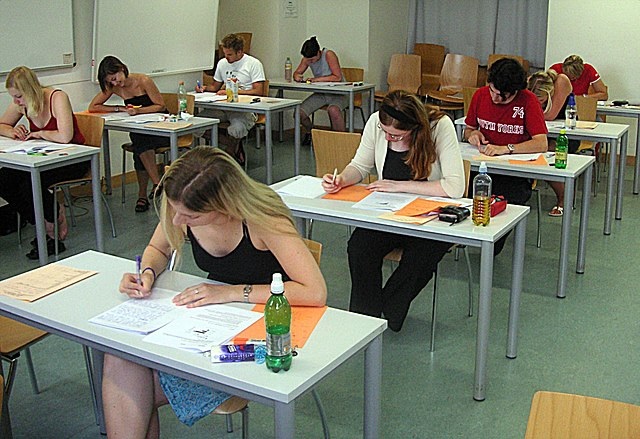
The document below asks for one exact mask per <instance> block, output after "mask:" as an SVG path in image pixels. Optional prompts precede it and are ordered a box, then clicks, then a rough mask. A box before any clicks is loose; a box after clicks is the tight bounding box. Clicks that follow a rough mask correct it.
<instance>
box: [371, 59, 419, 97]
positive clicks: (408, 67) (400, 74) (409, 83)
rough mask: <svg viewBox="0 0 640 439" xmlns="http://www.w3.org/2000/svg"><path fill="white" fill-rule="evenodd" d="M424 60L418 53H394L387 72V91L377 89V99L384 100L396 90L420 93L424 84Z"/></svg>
mask: <svg viewBox="0 0 640 439" xmlns="http://www.w3.org/2000/svg"><path fill="white" fill-rule="evenodd" d="M421 64H422V60H421V59H420V56H418V55H406V54H403V53H394V54H393V55H391V62H390V63H389V73H388V74H387V85H388V90H387V91H376V92H375V100H376V101H378V102H382V100H383V99H384V97H385V96H386V95H387V93H389V92H391V91H394V90H406V91H408V92H410V93H416V94H417V93H419V91H420V86H421V85H422V67H421Z"/></svg>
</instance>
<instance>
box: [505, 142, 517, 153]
mask: <svg viewBox="0 0 640 439" xmlns="http://www.w3.org/2000/svg"><path fill="white" fill-rule="evenodd" d="M507 149H508V150H509V154H513V151H515V150H516V147H515V146H514V144H513V143H510V144H508V145H507Z"/></svg>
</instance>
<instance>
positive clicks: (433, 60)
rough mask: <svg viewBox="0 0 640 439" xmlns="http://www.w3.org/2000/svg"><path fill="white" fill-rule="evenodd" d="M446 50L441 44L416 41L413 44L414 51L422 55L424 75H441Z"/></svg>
mask: <svg viewBox="0 0 640 439" xmlns="http://www.w3.org/2000/svg"><path fill="white" fill-rule="evenodd" d="M446 51H447V50H446V48H445V47H444V46H441V45H440V44H430V43H416V44H414V45H413V53H415V54H416V55H419V56H420V59H421V65H422V74H423V75H426V74H430V75H440V71H442V65H443V64H444V57H445V54H446Z"/></svg>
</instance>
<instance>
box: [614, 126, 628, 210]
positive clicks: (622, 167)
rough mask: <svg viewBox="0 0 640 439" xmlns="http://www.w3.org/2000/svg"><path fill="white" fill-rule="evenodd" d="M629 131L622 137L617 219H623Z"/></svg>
mask: <svg viewBox="0 0 640 439" xmlns="http://www.w3.org/2000/svg"><path fill="white" fill-rule="evenodd" d="M628 138H629V132H628V131H627V132H626V133H625V134H623V135H622V139H620V163H618V193H617V196H616V219H617V220H621V219H622V200H623V196H624V170H625V168H626V166H627V139H628Z"/></svg>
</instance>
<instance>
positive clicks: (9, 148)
mask: <svg viewBox="0 0 640 439" xmlns="http://www.w3.org/2000/svg"><path fill="white" fill-rule="evenodd" d="M69 146H73V145H70V144H66V143H52V142H51V141H49V140H24V141H21V140H12V139H6V140H3V141H2V142H1V143H0V150H1V151H3V152H13V153H15V154H28V153H34V152H45V153H46V152H53V151H59V150H61V149H66V148H69Z"/></svg>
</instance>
